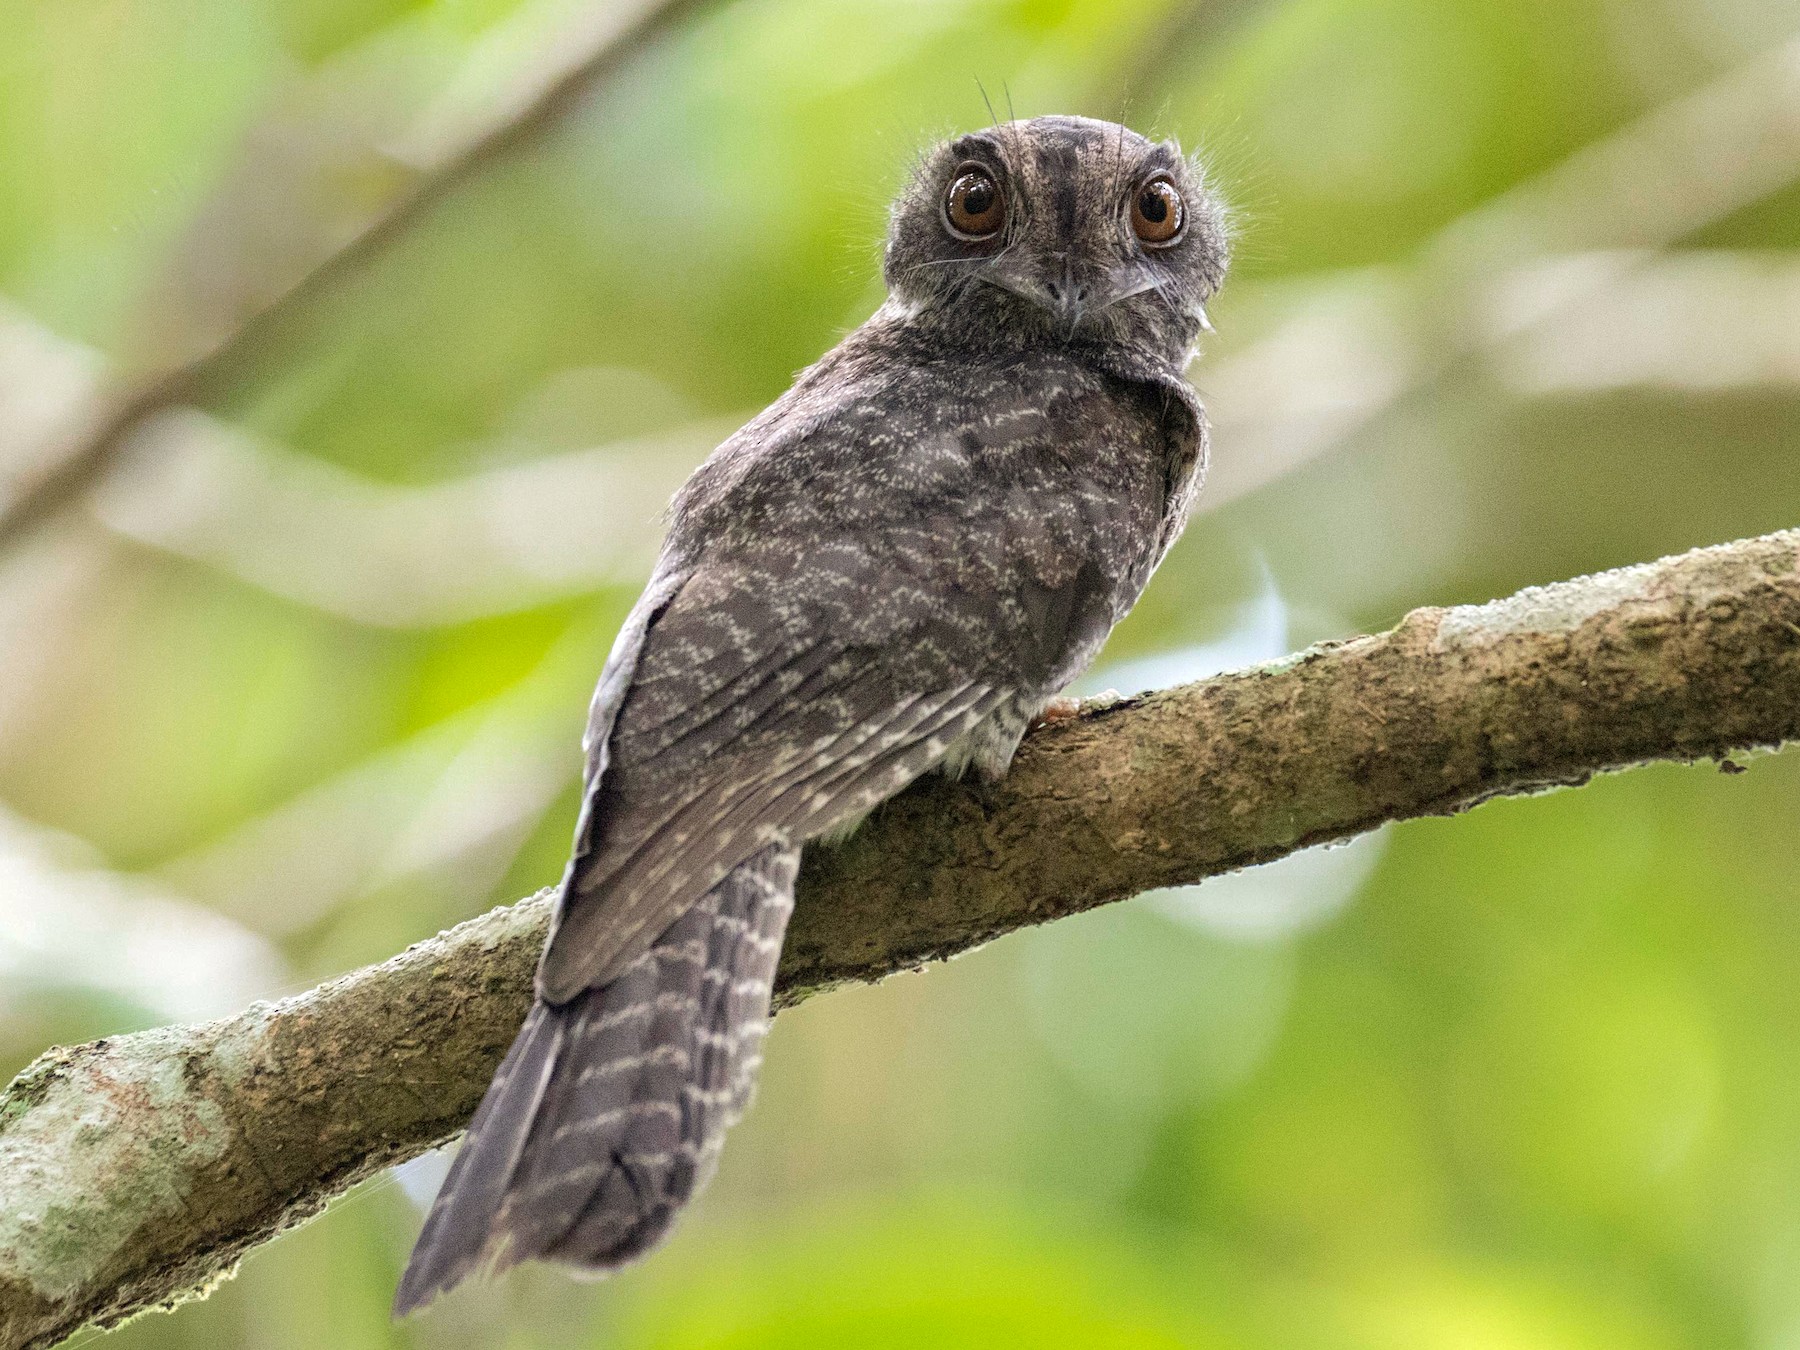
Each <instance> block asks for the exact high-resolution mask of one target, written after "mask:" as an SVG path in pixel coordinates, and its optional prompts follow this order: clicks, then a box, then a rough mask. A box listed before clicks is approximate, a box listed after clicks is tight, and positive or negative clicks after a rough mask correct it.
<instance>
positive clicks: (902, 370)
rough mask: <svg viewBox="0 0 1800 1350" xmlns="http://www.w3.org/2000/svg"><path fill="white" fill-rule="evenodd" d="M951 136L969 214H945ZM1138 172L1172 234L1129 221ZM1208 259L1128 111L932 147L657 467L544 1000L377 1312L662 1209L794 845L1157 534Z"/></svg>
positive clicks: (690, 1174) (1057, 662)
mask: <svg viewBox="0 0 1800 1350" xmlns="http://www.w3.org/2000/svg"><path fill="white" fill-rule="evenodd" d="M971 165H975V166H979V168H980V169H981V171H982V172H984V173H986V174H988V175H989V176H990V177H991V179H992V180H993V184H994V188H995V191H996V193H998V195H999V197H1000V199H1001V200H1002V201H1003V203H1005V205H1006V211H1005V213H1004V223H1003V226H1002V227H1000V228H997V229H996V230H995V231H994V232H993V233H992V235H991V236H986V237H981V238H972V237H970V236H968V235H967V234H956V233H953V232H951V231H950V230H948V229H947V228H946V215H945V211H946V209H947V208H946V198H945V194H946V192H947V190H948V188H949V186H950V184H951V183H952V182H953V181H955V179H956V177H957V176H958V175H961V174H964V173H966V172H968V170H969V166H971ZM1165 179H1166V180H1167V181H1168V182H1169V183H1171V184H1174V185H1175V186H1176V188H1177V189H1178V192H1179V194H1180V197H1181V200H1182V201H1183V202H1184V203H1185V210H1186V213H1187V214H1186V216H1185V217H1184V218H1183V219H1184V220H1185V232H1179V233H1177V234H1176V236H1175V237H1173V238H1169V239H1159V240H1156V241H1153V242H1140V241H1141V240H1142V239H1143V236H1141V235H1138V234H1134V233H1133V231H1134V229H1135V228H1136V227H1135V226H1134V225H1133V224H1132V220H1133V217H1132V215H1131V211H1132V210H1133V209H1134V207H1133V203H1134V201H1137V200H1139V198H1138V197H1137V196H1136V195H1135V194H1138V193H1140V192H1141V191H1142V190H1145V189H1144V185H1145V184H1149V183H1152V182H1157V181H1162V180H1165ZM1225 260H1226V245H1225V235H1224V230H1223V225H1222V216H1221V213H1220V210H1219V207H1218V205H1217V203H1216V200H1215V199H1214V198H1213V197H1212V195H1211V193H1210V192H1209V191H1208V190H1207V188H1206V186H1205V184H1204V182H1203V181H1202V179H1201V177H1200V174H1199V169H1198V167H1197V166H1196V165H1194V164H1192V163H1191V162H1189V161H1187V160H1185V159H1183V158H1182V156H1181V155H1180V153H1179V151H1177V150H1176V149H1175V148H1174V147H1173V146H1171V145H1168V144H1162V145H1155V144H1152V143H1151V142H1149V141H1146V140H1144V139H1143V138H1141V137H1138V136H1136V135H1135V134H1134V133H1131V132H1128V131H1126V130H1125V129H1124V128H1122V127H1117V126H1113V125H1111V124H1107V123H1099V122H1088V121H1084V120H1082V119H1076V118H1040V119H1036V120H1034V121H1030V122H1022V123H1012V124H1008V125H1007V126H1005V127H999V128H994V129H992V130H990V131H986V132H979V133H976V134H975V135H972V136H965V137H960V138H958V139H957V140H955V141H952V142H950V143H948V144H946V145H944V146H941V147H939V149H938V150H937V151H935V152H934V153H933V154H932V155H930V156H929V157H927V159H926V160H925V161H924V163H923V164H922V165H921V167H920V169H919V173H918V176H917V178H916V179H915V181H914V182H913V183H912V184H911V185H910V186H909V187H908V188H907V190H906V191H905V193H904V194H903V195H902V196H901V199H900V201H899V202H898V203H897V204H896V206H895V209H894V215H893V221H892V225H891V229H890V234H889V244H888V250H887V255H886V264H885V274H886V278H887V281H888V285H889V290H890V299H889V302H888V303H887V304H885V305H884V306H883V307H882V308H881V310H880V311H878V312H877V313H876V315H875V316H874V317H873V318H871V319H870V320H869V322H868V323H866V324H864V325H863V326H862V327H861V328H859V329H858V330H857V331H856V332H854V333H852V334H851V335H850V336H849V337H847V338H846V339H845V340H844V341H843V342H842V343H840V344H839V345H838V346H837V347H836V348H835V349H833V350H832V351H831V352H829V353H828V354H827V355H826V356H825V357H824V358H823V359H822V360H821V361H820V362H819V363H818V364H817V365H815V366H814V367H812V368H811V369H810V370H808V371H806V372H804V373H803V374H802V375H801V376H800V377H799V378H798V379H797V380H796V382H795V384H794V386H793V387H792V388H791V389H790V390H788V392H787V393H786V394H784V395H783V396H782V397H781V398H779V399H778V400H776V402H775V403H774V404H773V405H771V406H770V407H769V408H768V409H767V410H766V411H764V412H763V413H762V414H761V415H759V416H758V417H757V418H756V419H754V420H753V421H752V422H750V423H749V424H748V425H747V426H745V427H744V428H743V429H742V430H741V431H740V432H738V433H737V434H736V435H735V436H733V437H731V439H730V440H728V441H727V442H726V443H725V444H724V445H722V446H720V447H719V449H718V450H717V451H715V452H714V454H713V455H712V456H711V457H710V458H709V459H708V460H707V462H706V463H705V464H704V465H702V466H701V467H700V469H699V470H697V471H696V472H695V474H694V475H693V477H692V478H691V479H690V480H689V481H688V483H687V485H686V486H685V487H684V488H683V489H682V490H681V492H680V494H679V495H678V496H677V498H676V500H675V503H674V505H673V507H672V509H671V513H670V523H669V532H668V537H667V539H666V540H665V543H664V546H663V551H662V555H661V557H660V558H659V560H658V563H657V567H656V570H655V573H654V575H653V577H652V579H651V582H650V585H649V587H648V588H647V589H646V591H645V593H644V596H643V598H642V599H641V600H640V601H639V602H638V604H637V606H636V607H635V608H634V610H633V611H632V614H631V617H630V618H629V619H628V620H627V622H626V625H625V627H624V629H623V631H622V632H621V633H620V635H619V639H618V641H617V642H616V643H615V644H614V647H613V651H612V654H611V656H610V657H609V658H608V660H607V663H606V668H605V671H604V672H603V674H602V676H601V679H600V687H599V690H598V692H597V693H596V695H595V699H594V704H593V709H592V712H591V715H590V719H589V730H588V737H587V742H586V745H587V791H586V793H585V796H584V801H583V806H582V812H581V818H580V821H579V823H578V825H577V830H576V840H575V847H574V850H573V854H572V857H571V859H570V862H569V866H568V868H567V871H566V872H565V875H564V879H563V885H562V888H561V891H560V893H559V896H558V902H557V917H556V923H555V926H554V929H553V932H552V935H551V938H550V941H549V943H548V944H547V946H546V949H545V952H544V956H543V960H542V962H541V964H540V966H539V972H538V995H539V999H538V1002H537V1005H536V1007H535V1008H534V1009H533V1011H532V1013H531V1016H530V1017H529V1019H528V1020H527V1022H526V1024H525V1027H524V1029H523V1030H522V1031H521V1032H520V1035H519V1039H518V1041H517V1043H516V1044H515V1045H514V1047H513V1049H512V1052H511V1053H510V1054H509V1055H508V1057H507V1060H506V1063H505V1064H504V1065H503V1066H502V1068H501V1070H500V1072H499V1073H498V1074H497V1075H496V1077H495V1080H494V1084H493V1086H492V1088H491V1089H490V1091H489V1094H488V1097H487V1100H486V1101H485V1102H484V1103H483V1105H482V1108H481V1110H480V1112H478V1113H477V1115H476V1117H475V1120H474V1121H473V1122H472V1123H471V1127H470V1136H469V1139H468V1140H467V1142H466V1143H465V1145H464V1147H463V1150H462V1152H461V1153H460V1154H459V1155H458V1157H457V1160H456V1163H455V1165H454V1166H453V1168H452V1170H451V1174H450V1177H449V1179H448V1180H447V1181H446V1183H445V1186H444V1189H443V1192H442V1193H441V1194H440V1195H439V1197H438V1200H437V1203H436V1205H434V1207H433V1210H432V1213H431V1215H430V1217H429V1219H428V1220H427V1222H426V1226H425V1230H424V1233H423V1234H422V1236H421V1238H420V1241H419V1246H418V1248H417V1250H416V1251H415V1253H414V1256H413V1260H412V1263H411V1265H410V1266H409V1267H408V1270H407V1273H406V1276H405V1279H404V1280H403V1282H402V1285H401V1289H400V1293H399V1296H398V1298H397V1300H396V1306H397V1307H398V1308H400V1309H401V1310H403V1311H404V1310H406V1309H409V1308H412V1307H416V1306H418V1305H419V1304H420V1303H421V1302H423V1301H425V1300H426V1299H428V1298H430V1297H431V1296H433V1295H434V1294H435V1293H437V1292H439V1291H441V1290H443V1289H445V1288H448V1287H449V1286H450V1285H452V1284H454V1283H455V1282H456V1281H457V1280H459V1279H461V1278H463V1277H464V1276H465V1275H466V1274H468V1273H469V1272H470V1271H472V1270H475V1269H478V1268H481V1267H484V1266H486V1267H490V1268H501V1267H504V1266H507V1265H510V1264H513V1263H515V1262H517V1261H520V1260H525V1259H528V1258H532V1257H540V1256H541V1257H548V1258H550V1259H554V1260H559V1261H563V1262H567V1263H570V1264H574V1265H577V1266H580V1267H582V1268H584V1269H588V1270H593V1271H605V1270H609V1269H613V1268H616V1267H617V1266H619V1265H621V1264H623V1263H625V1262H627V1261H629V1260H632V1259H635V1258H636V1257H637V1256H640V1255H642V1254H643V1253H644V1252H646V1251H648V1250H650V1249H651V1248H652V1247H653V1246H654V1245H655V1244H656V1243H657V1242H659V1241H660V1240H661V1239H662V1238H663V1236H664V1235H666V1233H667V1232H668V1231H669V1228H670V1226H671V1225H672V1224H673V1223H674V1222H675V1219H676V1217H677V1215H678V1214H679V1213H680V1211H681V1209H682V1207H683V1206H684V1205H685V1204H686V1203H687V1201H688V1200H689V1199H690V1198H691V1197H692V1196H693V1194H694V1193H695V1192H696V1191H697V1190H698V1188H699V1187H700V1186H702V1185H703V1184H704V1183H705V1181H706V1178H707V1177H708V1176H709V1175H710V1173H711V1171H712V1168H713V1166H714V1165H715V1163H716V1161H717V1157H718V1152H719V1148H720V1145H721V1142H722V1140H723V1137H724V1132H725V1130H726V1128H727V1127H728V1126H729V1124H730V1123H731V1122H732V1121H733V1120H735V1119H736V1117H737V1115H738V1114H739V1113H740V1112H741V1111H742V1110H743V1108H744V1106H745V1104H746V1103H747V1101H748V1098H749V1094H750V1091H751V1088H752V1086H753V1084H754V1080H755V1073H756V1067H757V1064H758V1063H759V1062H760V1056H761V1042H762V1036H763V1032H764V1028H765V1026H766V1024H767V1020H768V1010H769V996H770V990H771V988H772V982H773V980H774V976H775V970H776V964H777V960H778V957H779V953H780V943H781V937H782V934H783V932H784V931H785V927H786V923H787V917H788V913H789V910H790V909H791V906H792V903H793V887H794V879H795V876H796V873H797V869H798V865H799V857H800V849H801V847H802V846H803V845H805V844H806V843H808V842H809V841H812V840H815V839H818V838H819V837H821V836H824V835H829V834H831V833H832V832H834V831H841V830H842V829H844V828H845V827H846V826H848V825H850V824H851V823H853V822H854V821H856V820H858V819H860V818H861V817H862V816H864V815H865V814H866V813H867V812H868V811H870V810H871V809H873V808H874V807H876V806H878V805H879V804H880V803H881V802H882V801H884V800H886V799H887V798H888V797H891V796H892V795H893V794H894V793H896V792H899V791H900V790H902V789H903V788H904V787H905V786H906V785H907V784H908V783H909V782H911V781H912V780H913V779H915V778H916V777H918V776H919V775H920V774H922V773H925V772H927V771H928V770H931V769H932V768H934V767H944V768H947V769H949V770H951V771H960V770H961V768H962V767H963V766H964V765H967V764H972V765H973V766H974V767H975V768H976V769H978V770H979V771H981V772H983V773H986V774H989V775H995V774H999V773H1001V772H1003V771H1004V770H1005V768H1006V767H1007V764H1008V763H1009V761H1010V760H1011V758H1012V755H1013V752H1014V749H1015V748H1016V747H1017V745H1018V743H1019V739H1020V737H1021V736H1022V735H1023V733H1024V731H1025V727H1026V725H1027V724H1028V722H1029V721H1030V719H1031V717H1032V716H1033V714H1034V713H1035V712H1036V711H1037V710H1038V709H1039V708H1041V707H1042V706H1043V704H1044V702H1045V701H1046V700H1047V699H1048V698H1050V697H1051V696H1052V695H1053V694H1055V693H1056V692H1057V691H1058V690H1060V689H1061V688H1062V687H1063V686H1064V685H1066V684H1067V683H1068V682H1069V681H1070V680H1072V679H1073V678H1075V676H1076V675H1078V674H1079V673H1080V672H1081V671H1082V670H1083V669H1084V668H1085V667H1086V666H1087V665H1088V663H1089V662H1090V661H1092V660H1093V659H1094V657H1095V655H1096V654H1097V653H1098V652H1099V650H1100V647H1101V645H1102V643H1104V642H1105V640H1106V637H1107V634H1108V633H1109V632H1110V631H1111V629H1112V627H1113V625H1114V624H1116V623H1117V622H1118V621H1119V619H1121V618H1122V617H1123V616H1124V615H1125V613H1126V612H1127V611H1128V610H1129V609H1130V608H1131V606H1132V604H1133V603H1134V602H1135V601H1136V599H1137V597H1138V595H1139V593H1140V592H1141V591H1142V590H1143V588H1144V586H1145V584H1146V583H1147V582H1148V580H1149V578H1150V575H1151V573H1152V572H1153V571H1154V570H1155V568H1156V566H1157V564H1158V563H1159V562H1160V561H1161V559H1162V557H1163V556H1164V554H1165V553H1166V552H1167V551H1168V549H1169V547H1170V545H1171V544H1172V543H1173V541H1174V539H1175V537H1176V535H1177V534H1178V533H1179V531H1180V529H1181V526H1182V524H1183V522H1184V521H1185V520H1186V517H1187V513H1188V510H1189V508H1190V506H1191V504H1192V502H1193V499H1194V494H1195V492H1196V491H1197V489H1198V486H1199V481H1200V476H1201V474H1202V472H1203V471H1204V468H1205V463H1206V425H1205V419H1204V416H1203V414H1202V411H1201V409H1200V405H1199V402H1198V401H1197V400H1196V399H1195V397H1194V394H1193V391H1192V390H1191V389H1190V388H1189V387H1188V385H1187V383H1186V381H1185V380H1184V379H1183V378H1182V373H1181V372H1182V369H1183V367H1184V366H1185V364H1186V361H1187V359H1188V357H1189V355H1190V354H1191V350H1192V345H1193V343H1194V341H1195V339H1196V337H1197V335H1198V333H1199V331H1200V320H1201V316H1202V315H1203V306H1204V302H1205V301H1206V300H1207V299H1208V298H1209V297H1210V296H1211V295H1212V293H1213V291H1214V290H1215V289H1216V288H1217V287H1218V285H1219V282H1220V279H1221V278H1222V276H1223V272H1224V268H1225ZM1071 297H1086V299H1085V300H1075V299H1071ZM1084 306H1085V308H1084Z"/></svg>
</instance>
